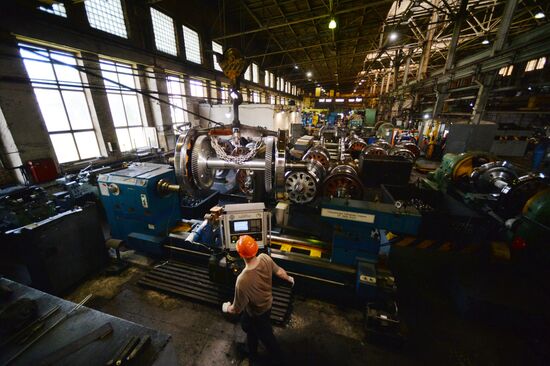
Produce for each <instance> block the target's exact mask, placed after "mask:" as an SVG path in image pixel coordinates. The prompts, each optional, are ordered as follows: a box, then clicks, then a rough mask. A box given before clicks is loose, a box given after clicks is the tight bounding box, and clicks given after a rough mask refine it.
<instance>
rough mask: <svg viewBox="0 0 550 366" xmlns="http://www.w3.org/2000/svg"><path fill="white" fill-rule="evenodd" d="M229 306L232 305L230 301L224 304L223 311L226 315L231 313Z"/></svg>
mask: <svg viewBox="0 0 550 366" xmlns="http://www.w3.org/2000/svg"><path fill="white" fill-rule="evenodd" d="M229 305H231V303H230V302H229V301H227V302H224V303H223V304H222V311H223V312H224V313H227V312H228V311H229Z"/></svg>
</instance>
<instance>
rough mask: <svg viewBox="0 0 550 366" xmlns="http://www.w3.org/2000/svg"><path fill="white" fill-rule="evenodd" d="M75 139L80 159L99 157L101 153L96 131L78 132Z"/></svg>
mask: <svg viewBox="0 0 550 366" xmlns="http://www.w3.org/2000/svg"><path fill="white" fill-rule="evenodd" d="M74 139H75V140H76V146H77V147H78V152H79V153H80V159H90V158H97V157H99V156H100V155H101V154H100V153H99V146H98V144H97V137H96V135H95V132H94V131H86V132H76V133H75V134H74Z"/></svg>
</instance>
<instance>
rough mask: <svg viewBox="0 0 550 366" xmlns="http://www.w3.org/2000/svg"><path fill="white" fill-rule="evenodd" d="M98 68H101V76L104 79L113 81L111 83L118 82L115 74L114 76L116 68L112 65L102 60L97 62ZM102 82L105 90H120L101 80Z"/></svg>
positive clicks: (112, 84)
mask: <svg viewBox="0 0 550 366" xmlns="http://www.w3.org/2000/svg"><path fill="white" fill-rule="evenodd" d="M99 66H100V67H101V75H103V77H104V78H106V79H109V80H113V81H118V78H117V74H116V67H115V65H114V64H113V63H111V62H108V61H103V60H102V61H100V62H99ZM103 82H104V83H105V87H106V88H116V89H119V88H120V87H119V86H118V85H117V84H114V83H112V82H110V81H107V80H105V79H103Z"/></svg>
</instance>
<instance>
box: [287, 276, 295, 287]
mask: <svg viewBox="0 0 550 366" xmlns="http://www.w3.org/2000/svg"><path fill="white" fill-rule="evenodd" d="M288 282H290V285H291V286H292V287H294V277H292V276H288Z"/></svg>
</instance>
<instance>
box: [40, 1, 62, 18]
mask: <svg viewBox="0 0 550 366" xmlns="http://www.w3.org/2000/svg"><path fill="white" fill-rule="evenodd" d="M38 9H40V10H42V11H45V12H46V13H50V14H53V15H57V16H60V17H63V18H66V17H67V11H66V10H65V5H63V4H61V3H59V4H51V5H41V6H39V7H38Z"/></svg>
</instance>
